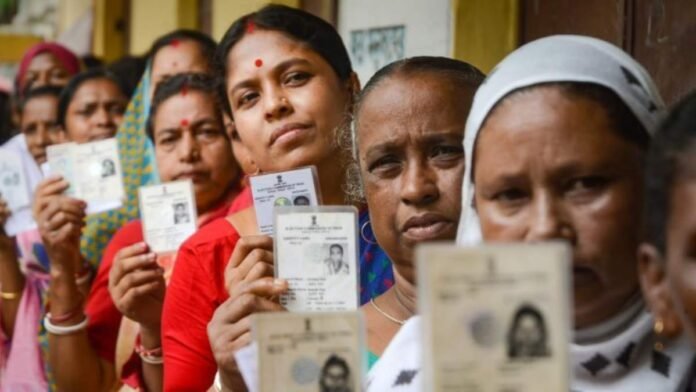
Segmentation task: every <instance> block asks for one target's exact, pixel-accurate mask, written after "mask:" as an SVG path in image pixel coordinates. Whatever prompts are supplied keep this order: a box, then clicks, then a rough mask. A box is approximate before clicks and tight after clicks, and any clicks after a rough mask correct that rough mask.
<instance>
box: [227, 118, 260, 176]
mask: <svg viewBox="0 0 696 392" xmlns="http://www.w3.org/2000/svg"><path fill="white" fill-rule="evenodd" d="M223 121H224V124H225V130H226V132H227V137H228V138H229V139H230V142H231V143H232V153H233V154H234V158H235V159H236V160H237V163H238V164H239V166H240V167H241V168H242V171H243V172H244V173H245V174H254V173H256V171H257V168H256V163H254V160H253V159H251V155H250V154H249V150H248V149H247V148H246V146H245V145H244V143H242V140H241V139H240V138H239V133H238V132H237V127H236V126H235V124H234V121H232V119H231V118H230V116H228V115H227V114H226V113H225V114H224V116H223Z"/></svg>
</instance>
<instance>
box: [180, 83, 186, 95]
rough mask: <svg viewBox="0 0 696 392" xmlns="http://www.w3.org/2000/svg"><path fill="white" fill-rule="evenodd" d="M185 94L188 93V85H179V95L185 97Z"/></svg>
mask: <svg viewBox="0 0 696 392" xmlns="http://www.w3.org/2000/svg"><path fill="white" fill-rule="evenodd" d="M186 94H188V85H186V84H185V85H183V86H182V87H181V95H182V96H184V97H185V96H186Z"/></svg>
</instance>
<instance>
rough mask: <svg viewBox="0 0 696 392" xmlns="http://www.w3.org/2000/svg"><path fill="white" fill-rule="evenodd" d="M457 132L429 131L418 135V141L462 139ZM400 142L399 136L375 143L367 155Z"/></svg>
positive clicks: (393, 146)
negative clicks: (420, 135)
mask: <svg viewBox="0 0 696 392" xmlns="http://www.w3.org/2000/svg"><path fill="white" fill-rule="evenodd" d="M461 138H462V137H460V136H459V135H457V134H454V133H452V130H444V131H435V132H428V133H427V134H425V135H423V136H422V137H418V143H419V144H425V145H431V144H436V143H441V142H446V141H453V140H455V139H461ZM399 144H400V142H399V139H398V138H391V139H389V140H387V141H385V142H382V143H378V144H373V145H372V146H370V148H368V149H367V151H366V152H365V155H368V154H370V153H374V152H375V151H377V152H379V151H390V150H393V149H394V148H396V147H397V146H398V145H399Z"/></svg>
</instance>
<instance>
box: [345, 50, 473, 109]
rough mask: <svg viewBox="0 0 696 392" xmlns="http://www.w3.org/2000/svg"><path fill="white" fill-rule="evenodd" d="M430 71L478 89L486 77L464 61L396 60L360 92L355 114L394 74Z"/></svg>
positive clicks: (426, 57) (422, 58) (431, 59)
mask: <svg viewBox="0 0 696 392" xmlns="http://www.w3.org/2000/svg"><path fill="white" fill-rule="evenodd" d="M423 73H430V74H435V75H441V76H443V77H446V78H448V80H451V82H452V83H456V84H458V87H461V88H466V87H473V88H474V89H477V88H478V87H479V86H480V85H481V84H482V83H483V81H484V79H485V78H486V75H484V73H483V72H481V71H480V70H479V69H478V68H476V67H474V66H473V65H471V64H469V63H466V62H464V61H460V60H455V59H451V58H448V57H437V56H417V57H410V58H406V59H403V60H397V61H394V62H393V63H391V64H388V65H386V66H384V67H383V68H382V69H380V70H379V71H377V72H376V73H375V74H374V75H373V76H372V77H371V78H370V80H369V81H368V82H367V84H366V85H365V87H364V88H363V89H362V91H361V92H360V95H359V97H358V100H357V105H356V110H355V115H356V117H357V114H358V112H359V111H360V106H361V103H362V102H363V101H365V99H366V98H367V96H368V95H370V93H371V92H372V90H374V89H375V88H376V87H377V86H378V85H379V84H380V83H382V82H383V81H384V80H385V79H387V78H388V77H390V76H393V75H397V74H398V75H405V76H412V75H419V74H423Z"/></svg>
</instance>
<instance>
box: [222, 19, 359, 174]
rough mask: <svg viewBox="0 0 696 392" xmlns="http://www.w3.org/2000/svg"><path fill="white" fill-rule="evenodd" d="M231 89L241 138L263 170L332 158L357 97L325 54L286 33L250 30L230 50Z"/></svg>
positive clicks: (228, 88)
mask: <svg viewBox="0 0 696 392" xmlns="http://www.w3.org/2000/svg"><path fill="white" fill-rule="evenodd" d="M227 64H228V65H229V68H228V71H227V75H226V93H227V98H228V100H229V102H230V106H231V107H232V114H233V115H234V122H235V125H236V128H237V132H238V133H239V136H240V138H241V141H242V142H243V143H244V145H245V146H246V147H247V149H248V151H249V153H250V155H251V158H252V159H253V160H254V162H255V163H256V165H257V167H258V168H259V169H260V170H261V171H280V170H287V169H290V168H295V167H300V166H306V165H317V166H319V168H320V171H321V166H322V163H325V162H330V165H335V157H336V152H337V147H336V146H335V143H334V140H335V131H336V128H337V127H338V126H339V125H340V124H342V122H343V120H344V116H345V111H346V109H347V107H348V103H349V101H350V98H351V92H350V91H351V90H350V89H349V88H348V85H347V84H343V83H341V82H340V80H339V79H338V77H337V76H336V73H335V72H334V71H333V69H332V68H331V67H330V66H329V64H328V63H327V62H326V61H325V60H324V59H323V58H322V57H321V56H319V54H317V53H316V52H314V51H313V50H311V49H309V48H308V47H307V46H306V45H303V44H301V43H299V42H297V41H295V40H292V39H290V38H288V37H286V36H285V35H283V34H281V33H278V32H272V31H265V30H256V31H255V32H254V33H250V34H247V35H246V36H245V37H244V38H242V39H241V40H240V41H239V42H238V43H237V44H236V45H235V46H234V47H233V49H232V50H231V51H230V53H229V55H228V57H227Z"/></svg>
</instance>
